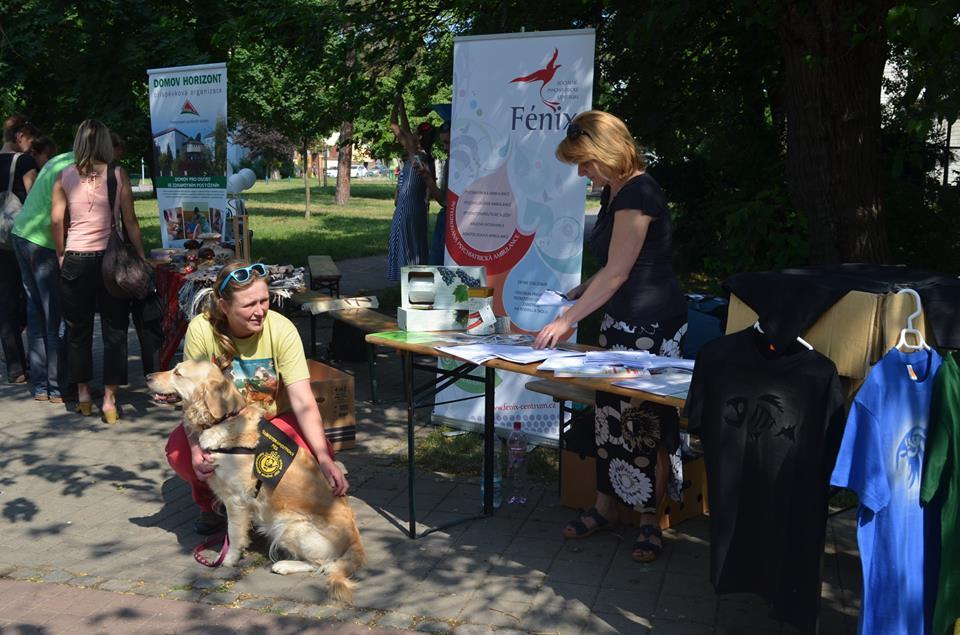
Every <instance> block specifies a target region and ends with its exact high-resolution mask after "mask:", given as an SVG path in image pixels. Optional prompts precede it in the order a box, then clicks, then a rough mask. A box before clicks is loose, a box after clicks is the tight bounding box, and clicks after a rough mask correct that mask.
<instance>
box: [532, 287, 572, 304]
mask: <svg viewBox="0 0 960 635" xmlns="http://www.w3.org/2000/svg"><path fill="white" fill-rule="evenodd" d="M576 303H577V301H576V300H571V299H570V298H568V297H567V295H566V294H565V293H560V292H559V291H554V290H553V289H546V290H544V292H543V293H541V294H540V297H539V298H537V302H536V304H537V306H559V307H571V306H573V305H574V304H576Z"/></svg>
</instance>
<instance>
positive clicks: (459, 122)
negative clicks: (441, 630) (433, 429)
mask: <svg viewBox="0 0 960 635" xmlns="http://www.w3.org/2000/svg"><path fill="white" fill-rule="evenodd" d="M594 41H595V34H594V31H593V29H584V30H574V31H548V32H539V33H513V34H505V35H484V36H472V37H461V38H457V39H456V40H455V41H454V59H453V65H454V70H453V112H452V121H451V139H450V176H449V193H448V197H447V214H446V227H445V236H446V238H445V239H446V253H445V262H446V264H448V265H452V264H456V265H483V266H484V267H486V270H487V284H488V286H492V287H494V289H495V296H494V299H495V303H494V312H495V313H496V314H497V315H498V316H503V315H505V316H509V317H510V321H511V322H512V324H513V329H514V331H515V332H527V333H535V332H537V331H539V330H540V329H541V328H542V327H543V326H545V325H546V324H547V323H549V322H550V321H552V320H553V319H554V318H555V317H556V315H557V309H556V308H554V307H542V306H536V305H535V302H536V300H537V298H539V297H540V294H541V293H542V292H543V291H544V290H545V289H556V290H567V289H571V288H572V287H574V286H576V285H577V284H579V282H580V267H581V259H582V251H583V219H584V210H585V206H586V202H585V199H586V180H585V179H583V178H580V177H578V176H577V167H576V166H573V165H566V164H563V163H560V162H559V161H558V160H557V159H556V157H555V155H554V152H555V150H556V148H557V144H559V143H560V141H561V140H562V139H563V138H564V135H565V134H566V127H567V124H568V123H569V122H570V120H571V119H573V117H575V116H576V115H577V113H580V112H584V111H586V110H590V108H591V104H592V98H593V63H594ZM445 363H446V364H447V365H448V367H453V366H454V365H455V364H453V363H449V362H445ZM477 374H478V375H479V376H480V377H482V376H483V374H482V371H481V372H479V373H477ZM531 379H532V378H531V377H529V376H525V375H517V374H514V373H508V372H500V371H498V372H497V380H496V425H497V427H498V428H501V429H504V430H507V429H512V426H513V422H514V421H521V422H522V423H523V428H524V430H525V431H526V433H527V435H528V436H529V437H531V440H532V441H534V442H538V441H539V442H547V443H549V442H550V441H551V440H552V441H553V442H554V443H555V442H556V439H557V438H558V436H559V413H558V406H557V404H556V403H554V402H553V400H552V399H551V398H550V397H548V396H546V395H541V394H538V393H534V392H531V391H528V390H525V389H524V385H525V384H526V382H528V381H530V380H531ZM482 392H483V384H482V383H480V382H474V381H469V380H466V381H460V382H457V383H456V384H454V385H453V386H450V387H449V388H447V389H446V390H444V391H443V392H441V393H440V394H439V395H437V402H442V401H450V400H455V399H461V398H464V397H469V396H470V395H471V394H480V393H482ZM483 402H484V400H483V399H482V398H480V399H472V400H469V401H461V402H457V403H450V404H440V405H437V406H435V407H434V412H433V419H434V421H436V422H439V423H448V424H451V425H454V426H456V427H459V428H475V429H478V430H479V429H482V427H483V405H484V403H483Z"/></svg>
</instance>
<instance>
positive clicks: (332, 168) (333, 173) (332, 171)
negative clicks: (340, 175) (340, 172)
mask: <svg viewBox="0 0 960 635" xmlns="http://www.w3.org/2000/svg"><path fill="white" fill-rule="evenodd" d="M327 176H330V177H333V178H337V166H335V165H331V166H329V167H327Z"/></svg>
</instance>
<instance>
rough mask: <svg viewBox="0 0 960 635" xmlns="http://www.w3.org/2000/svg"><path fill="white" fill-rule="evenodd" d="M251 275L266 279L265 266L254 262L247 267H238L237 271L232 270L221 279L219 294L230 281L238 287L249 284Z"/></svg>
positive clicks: (251, 278)
mask: <svg viewBox="0 0 960 635" xmlns="http://www.w3.org/2000/svg"><path fill="white" fill-rule="evenodd" d="M253 274H257V276H258V277H260V278H266V277H267V266H266V265H265V264H263V263H262V262H255V263H253V264H252V265H250V266H248V267H240V268H239V269H234V270H233V271H231V272H230V273H229V275H227V277H226V278H224V279H223V282H221V283H220V293H223V290H224V289H226V288H227V285H228V284H229V283H230V281H231V280H233V281H234V282H236V283H237V284H239V285H240V286H243V285H246V284H249V283H250V281H251V280H253Z"/></svg>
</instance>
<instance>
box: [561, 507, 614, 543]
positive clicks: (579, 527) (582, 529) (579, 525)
mask: <svg viewBox="0 0 960 635" xmlns="http://www.w3.org/2000/svg"><path fill="white" fill-rule="evenodd" d="M586 518H589V519H590V520H592V521H593V527H588V526H587V524H586V523H585V522H583V521H584V519H586ZM613 527H614V523H613V521H612V520H608V519H607V518H606V517H605V516H603V515H602V514H601V513H600V512H598V511H597V508H596V507H591V508H590V509H588V510H587V511H585V512H583V513H582V514H580V516H579V517H577V518H575V519H573V520H571V521H570V522H569V523H567V526H566V527H564V528H563V535H564V537H565V538H586V537H587V536H591V535H593V534H595V533H597V532H598V531H606V530H608V529H613ZM568 530H570V531H568Z"/></svg>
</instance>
